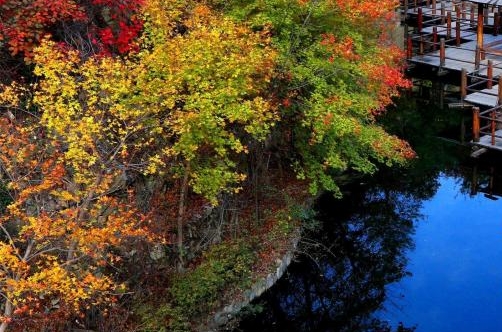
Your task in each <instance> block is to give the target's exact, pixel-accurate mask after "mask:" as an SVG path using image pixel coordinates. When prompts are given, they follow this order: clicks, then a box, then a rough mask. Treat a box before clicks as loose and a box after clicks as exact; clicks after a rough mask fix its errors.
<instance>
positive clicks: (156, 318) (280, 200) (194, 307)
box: [134, 177, 312, 331]
mask: <svg viewBox="0 0 502 332" xmlns="http://www.w3.org/2000/svg"><path fill="white" fill-rule="evenodd" d="M255 194H256V192H253V190H251V187H250V188H244V190H243V191H242V192H241V193H239V194H237V195H235V197H234V200H233V202H234V203H233V205H232V207H229V206H227V207H225V209H226V211H227V212H228V210H230V209H233V210H238V211H239V215H238V216H236V215H235V214H232V213H225V211H223V212H222V211H221V208H219V209H215V210H214V211H213V216H215V215H216V216H218V218H220V217H222V216H223V217H222V219H221V223H220V224H219V226H218V227H220V228H221V229H220V233H221V235H222V238H221V241H218V243H215V244H212V245H211V246H209V247H208V248H207V249H206V250H204V251H203V253H202V255H201V256H200V257H197V258H194V259H193V261H192V262H191V263H189V264H188V266H187V268H186V269H185V271H183V272H181V273H180V272H177V271H171V272H167V273H168V276H166V277H165V278H164V279H165V288H163V289H164V290H159V291H158V292H155V293H153V292H152V293H151V294H149V296H148V297H143V300H141V299H139V301H138V304H137V305H136V306H135V309H134V315H135V316H136V317H137V318H138V320H139V321H140V322H141V325H140V327H138V328H139V330H140V331H150V330H155V331H217V330H218V329H219V328H221V327H223V326H224V325H225V324H227V323H229V322H230V321H232V320H233V319H234V318H235V317H236V316H237V315H238V313H239V311H240V310H241V309H242V308H244V307H245V306H246V305H247V304H249V303H250V302H251V301H252V300H253V299H255V298H257V297H259V296H260V295H261V294H262V293H263V292H265V291H266V290H267V289H268V288H270V287H271V286H272V285H273V284H274V283H275V282H276V281H277V280H278V279H279V278H280V277H281V276H282V275H283V273H284V272H285V270H286V268H287V266H288V265H289V263H290V262H291V261H292V259H293V257H294V252H295V249H296V246H297V244H298V241H299V239H300V233H301V221H302V219H305V216H306V215H307V214H308V213H307V211H308V210H307V209H308V208H309V207H310V205H311V201H312V198H311V196H310V195H309V193H308V188H307V185H306V183H305V182H303V181H299V180H297V179H296V178H293V177H292V178H287V179H286V178H281V179H276V180H271V179H267V182H266V183H262V184H261V185H260V195H259V197H255V196H254V195H255ZM236 202H238V203H236ZM257 205H258V206H259V211H260V214H259V215H258V218H256V213H255V211H256V210H257ZM236 218H237V219H238V222H236V220H235V219H236ZM203 222H208V221H207V220H206V221H203ZM235 224H239V225H241V227H240V228H239V229H235ZM242 225H245V226H242Z"/></svg>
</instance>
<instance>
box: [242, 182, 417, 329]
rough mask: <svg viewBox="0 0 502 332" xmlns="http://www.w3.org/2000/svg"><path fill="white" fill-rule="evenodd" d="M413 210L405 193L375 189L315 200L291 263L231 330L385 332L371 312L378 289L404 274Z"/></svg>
mask: <svg viewBox="0 0 502 332" xmlns="http://www.w3.org/2000/svg"><path fill="white" fill-rule="evenodd" d="M419 208H420V200H417V199H415V198H414V196H413V195H411V194H406V193H402V192H399V191H391V190H383V189H380V188H376V189H369V190H364V189H362V188H353V191H351V192H350V193H347V194H346V195H345V198H344V199H343V200H336V199H334V198H333V197H332V196H331V195H329V194H326V195H324V196H323V197H321V198H320V199H319V202H318V207H317V210H318V211H319V212H318V215H317V220H319V227H318V228H317V230H316V231H306V234H305V236H304V238H303V240H302V243H301V246H300V251H301V252H302V254H301V255H300V256H299V258H298V261H297V262H295V263H293V264H292V265H291V266H290V268H289V270H288V273H287V276H286V277H285V278H283V279H281V280H280V281H279V283H277V284H276V285H275V286H274V287H273V288H272V289H271V290H270V291H269V292H267V293H266V294H265V295H264V296H263V297H262V299H261V300H260V301H259V302H258V303H255V308H256V307H257V308H259V309H260V311H261V314H259V315H258V316H255V317H253V315H249V316H248V317H244V318H243V320H242V321H241V323H240V327H239V329H237V330H238V331H351V332H355V331H368V332H369V331H375V332H377V331H382V332H383V331H391V328H390V327H389V326H388V325H387V324H386V323H385V322H381V321H379V320H378V319H376V318H374V317H373V315H372V314H373V312H374V311H375V310H377V309H379V308H380V307H381V305H382V303H383V301H384V300H385V298H386V295H385V286H386V285H387V284H389V283H392V282H395V281H398V280H399V279H401V278H402V277H403V276H405V275H406V271H405V268H406V250H408V249H410V248H411V247H412V235H413V232H414V221H416V220H417V219H418V218H419V215H418V213H419ZM313 239H315V240H313ZM398 331H403V332H404V331H413V329H412V328H405V327H403V326H400V327H398Z"/></svg>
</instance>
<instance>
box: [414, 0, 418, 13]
mask: <svg viewBox="0 0 502 332" xmlns="http://www.w3.org/2000/svg"><path fill="white" fill-rule="evenodd" d="M417 8H418V5H417V0H415V1H414V7H413V12H415V13H416V12H417Z"/></svg>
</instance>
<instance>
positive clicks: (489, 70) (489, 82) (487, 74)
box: [486, 60, 493, 89]
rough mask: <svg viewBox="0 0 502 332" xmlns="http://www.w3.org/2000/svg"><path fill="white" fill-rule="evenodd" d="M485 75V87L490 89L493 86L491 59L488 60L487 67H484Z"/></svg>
mask: <svg viewBox="0 0 502 332" xmlns="http://www.w3.org/2000/svg"><path fill="white" fill-rule="evenodd" d="M486 76H487V77H488V81H487V82H486V88H488V89H491V88H492V87H493V61H492V60H488V68H487V69H486Z"/></svg>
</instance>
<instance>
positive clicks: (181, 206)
mask: <svg viewBox="0 0 502 332" xmlns="http://www.w3.org/2000/svg"><path fill="white" fill-rule="evenodd" d="M189 173H190V162H189V161H188V162H187V164H186V166H185V174H183V180H182V182H181V188H180V201H179V205H178V218H177V230H178V234H177V240H178V241H177V242H178V258H179V269H180V270H182V269H183V267H184V265H185V263H184V258H183V255H184V248H183V217H184V214H185V206H186V204H185V203H186V202H185V201H186V196H187V191H188V176H189Z"/></svg>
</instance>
